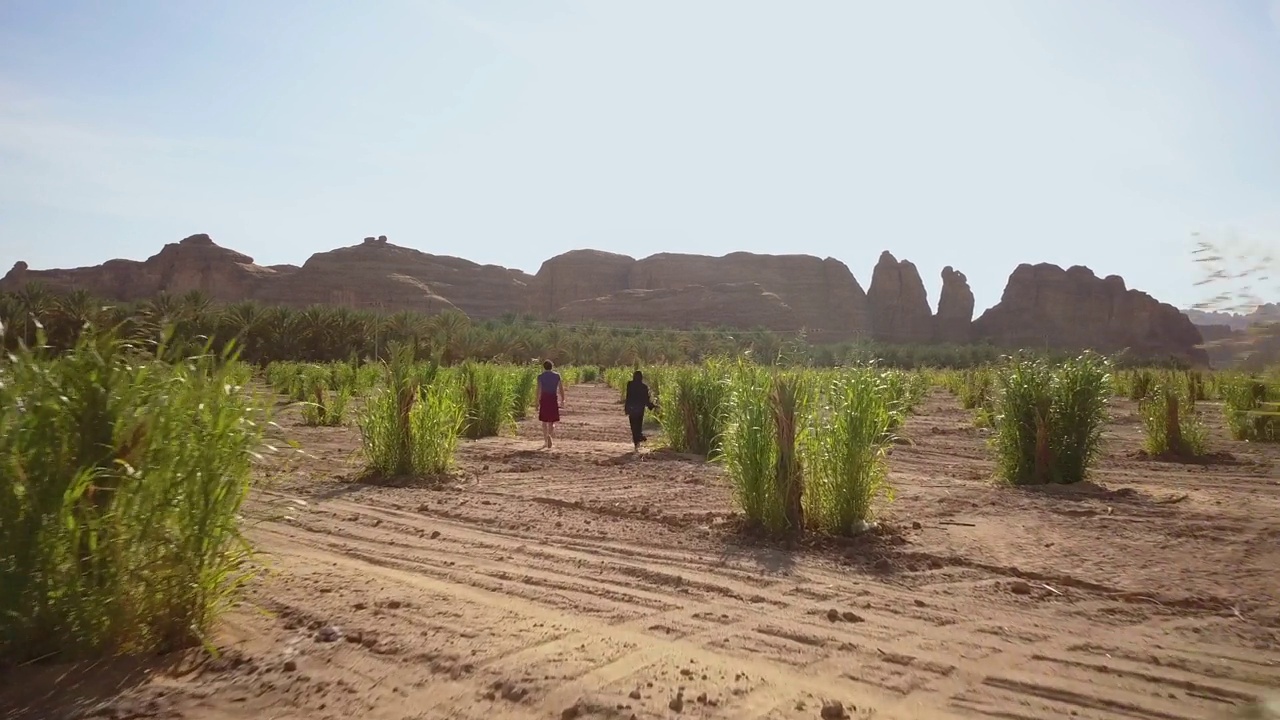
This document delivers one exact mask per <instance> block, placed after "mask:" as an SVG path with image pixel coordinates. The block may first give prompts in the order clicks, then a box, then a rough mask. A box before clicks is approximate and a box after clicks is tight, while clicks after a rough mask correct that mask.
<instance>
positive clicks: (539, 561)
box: [0, 385, 1280, 720]
mask: <svg viewBox="0 0 1280 720" xmlns="http://www.w3.org/2000/svg"><path fill="white" fill-rule="evenodd" d="M1205 410H1206V411H1207V412H1208V413H1209V416H1210V418H1211V420H1212V422H1213V424H1214V426H1215V429H1214V438H1213V446H1214V449H1215V450H1218V451H1225V452H1227V453H1229V454H1230V456H1224V457H1219V458H1217V459H1216V460H1215V462H1214V463H1212V464H1201V465H1185V464H1176V463H1168V462H1159V461H1154V460H1147V459H1144V458H1142V457H1141V456H1139V455H1138V454H1137V453H1136V452H1135V451H1136V449H1137V448H1138V447H1139V446H1140V443H1141V432H1140V428H1139V426H1138V424H1137V419H1136V417H1135V416H1134V407H1133V406H1132V404H1130V403H1127V402H1117V404H1116V407H1115V411H1114V413H1113V414H1114V420H1113V423H1112V424H1111V426H1110V427H1109V428H1108V432H1107V436H1106V437H1107V454H1106V457H1105V458H1104V459H1103V460H1102V461H1101V463H1100V465H1099V468H1098V470H1097V472H1096V473H1095V476H1094V479H1093V481H1092V482H1090V483H1087V484H1085V485H1084V486H1083V487H1073V488H1059V489H1056V490H1043V489H1042V490H1014V489H1001V488H996V487H994V486H993V485H992V484H991V483H990V482H989V480H988V478H989V476H990V474H991V471H992V465H991V461H990V455H989V452H988V451H987V449H986V447H985V444H984V443H985V441H986V440H985V436H984V435H983V433H981V432H980V431H978V430H976V429H974V428H973V427H972V424H971V422H970V419H969V414H968V413H967V412H965V411H963V410H961V409H960V408H959V407H958V404H957V402H956V401H955V400H954V399H953V398H951V397H950V396H949V395H946V394H945V393H942V392H941V391H938V392H935V393H934V394H932V395H931V396H930V397H929V398H928V400H927V402H926V403H925V405H924V407H922V409H921V411H920V414H919V415H918V416H916V417H913V418H911V420H910V422H909V423H908V425H907V427H906V435H907V436H908V437H909V438H910V439H911V440H912V442H913V443H914V444H913V445H900V446H897V447H895V448H894V451H893V454H892V456H891V461H890V462H891V469H892V470H891V479H892V482H893V484H894V486H895V488H896V492H897V497H896V500H895V501H894V502H893V504H892V505H891V506H889V507H888V509H886V510H885V511H884V512H883V514H882V523H881V526H880V528H879V530H878V531H877V532H876V533H874V534H872V535H869V536H865V537H863V538H861V539H859V540H858V541H856V542H852V541H851V542H848V543H844V544H841V543H834V542H832V543H821V544H811V545H806V546H804V547H797V548H790V549H787V548H781V547H777V546H770V545H767V544H765V543H759V542H753V541H750V540H747V539H744V538H743V537H742V536H741V534H740V533H738V532H737V531H736V530H735V528H736V527H737V524H736V518H735V516H734V514H733V512H732V503H731V497H730V489H729V487H728V484H727V482H726V480H725V479H724V478H723V477H722V475H721V472H720V470H719V469H718V468H716V467H715V466H712V465H708V464H706V463H703V462H701V461H699V460H697V459H696V458H690V457H683V456H680V455H676V454H674V453H670V452H664V451H661V450H655V451H648V452H645V453H644V454H642V455H640V456H636V455H634V454H632V452H631V447H630V443H629V438H628V435H627V429H626V422H625V418H624V417H623V416H622V414H621V411H620V409H619V407H618V405H617V394H616V393H615V392H613V391H612V390H610V389H608V388H606V387H602V386H591V385H584V386H578V387H574V388H572V389H571V390H570V392H569V404H568V407H567V408H566V411H565V414H564V422H563V423H562V425H561V427H560V444H559V445H557V447H555V448H554V449H552V450H551V451H544V450H541V449H540V447H539V446H540V438H539V435H538V434H539V430H538V428H537V426H536V423H525V424H522V425H521V426H520V428H519V431H518V437H503V438H493V439H488V440H483V441H479V442H468V443H465V444H464V446H463V447H462V449H461V450H460V457H459V473H458V477H457V480H456V482H454V483H451V484H449V485H448V486H447V487H443V488H438V489H425V488H379V487H368V486H363V485H359V484H355V483H352V482H351V479H352V478H354V477H356V475H357V474H358V473H359V469H360V459H359V454H358V446H359V435H358V431H357V430H356V429H354V428H338V429H316V428H306V427H302V426H301V425H299V424H298V422H297V418H296V416H293V415H291V414H288V413H286V414H285V415H284V416H283V419H282V420H281V424H282V426H283V428H284V432H285V433H286V435H287V436H288V437H290V438H292V439H294V440H296V441H297V443H298V444H299V447H300V448H301V450H302V451H303V452H304V453H305V454H297V453H295V454H293V455H292V456H291V457H290V459H288V460H287V461H283V462H277V463H276V464H275V466H274V467H273V469H272V472H271V473H270V477H268V478H267V480H268V483H267V485H266V487H265V488H264V489H263V490H261V491H259V492H257V493H256V495H255V497H254V498H253V500H252V502H251V503H250V506H249V507H248V508H247V510H246V518H247V521H248V522H249V523H250V525H251V530H250V536H251V538H252V539H253V541H254V542H255V543H256V544H257V545H258V547H259V548H260V549H261V550H262V551H263V552H264V556H263V559H262V560H263V566H264V574H263V575H262V576H261V577H259V578H258V579H257V580H255V581H254V582H253V583H252V585H251V586H250V587H249V588H248V590H247V594H246V596H245V600H244V602H243V603H241V604H240V605H239V606H238V607H237V608H236V609H235V610H234V611H232V612H231V613H230V614H229V615H228V616H227V618H226V620H225V622H224V627H223V630H222V631H221V634H220V636H219V638H218V642H219V646H220V648H221V650H222V654H221V656H220V657H219V659H217V660H214V661H205V662H197V661H196V660H194V659H193V658H192V656H188V657H186V658H184V659H183V660H182V661H181V662H178V661H173V660H170V661H167V664H148V665H143V664H140V663H134V664H123V663H119V662H113V663H106V664H99V665H96V666H92V667H84V668H66V667H59V668H24V669H22V670H21V671H19V672H17V673H13V674H12V675H11V677H10V678H9V679H8V680H5V681H2V686H0V717H24V718H25V717H31V718H36V717H49V718H55V717H104V718H117V719H121V718H153V717H155V718H165V717H183V718H210V719H218V720H222V719H230V718H261V719H263V720H270V719H271V718H299V719H300V718H315V719H325V718H335V719H337V718H342V719H344V720H346V719H350V718H386V719H388V720H393V719H394V720H400V719H406V720H407V719H410V718H477V719H478V718H499V717H500V718H620V719H623V720H625V719H626V718H670V717H676V716H679V717H697V718H770V719H773V718H779V719H780V718H819V717H827V718H833V717H857V718H865V717H875V718H955V717H993V718H1026V719H1028V720H1032V719H1034V720H1039V719H1041V718H1057V717H1074V718H1144V719H1145V718H1150V719H1157V718H1159V719H1176V718H1209V717H1224V716H1227V715H1229V714H1230V713H1231V712H1232V711H1233V710H1234V709H1235V707H1236V706H1238V705H1242V704H1245V703H1247V702H1249V701H1251V700H1252V699H1253V698H1255V697H1256V696H1257V695H1258V694H1259V693H1262V692H1264V691H1267V690H1268V689H1270V688H1280V643H1278V641H1280V543H1278V542H1277V541H1278V540H1280V470H1278V469H1277V468H1278V467H1280V466H1278V465H1276V463H1275V461H1276V460H1280V451H1278V450H1280V449H1277V448H1265V447H1261V448H1260V447H1251V446H1249V445H1246V444H1243V443H1236V442H1232V441H1230V440H1229V439H1227V438H1226V436H1225V434H1223V432H1222V430H1221V427H1220V425H1221V422H1220V419H1219V415H1220V413H1219V410H1218V409H1217V408H1216V407H1212V406H1206V407H1205ZM653 434H656V433H653ZM831 701H838V702H839V703H841V708H840V709H839V710H837V709H836V708H835V707H834V705H832V704H831ZM824 705H825V706H826V709H825V710H824ZM841 713H843V714H841Z"/></svg>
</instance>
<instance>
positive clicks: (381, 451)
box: [360, 346, 466, 477]
mask: <svg viewBox="0 0 1280 720" xmlns="http://www.w3.org/2000/svg"><path fill="white" fill-rule="evenodd" d="M436 370H437V366H436V365H435V364H434V363H431V364H428V365H426V366H425V368H424V367H419V366H417V365H416V364H415V362H414V358H413V349H412V348H411V347H408V346H403V347H399V348H395V349H393V352H392V356H391V360H390V362H389V363H388V364H387V373H386V374H387V385H386V386H385V387H384V388H383V389H382V390H380V391H378V392H376V393H375V394H374V395H373V396H372V397H370V398H369V401H368V403H367V404H366V406H365V411H364V413H363V414H362V416H361V419H360V434H361V438H362V440H363V447H364V454H365V458H366V459H367V461H368V463H369V469H370V470H372V471H373V473H374V476H375V477H395V476H405V475H427V476H430V475H440V474H443V473H446V472H448V471H449V470H450V469H451V468H452V467H453V458H454V453H455V451H456V450H457V447H458V437H459V435H460V434H461V432H462V427H463V423H464V422H465V420H466V415H465V409H464V407H463V404H462V402H461V399H460V398H459V397H458V390H457V388H456V387H455V386H454V385H453V384H452V383H450V382H448V381H447V380H446V379H444V378H443V377H441V376H440V375H439V374H438V373H437V371H436ZM424 376H425V377H426V378H427V382H425V383H424V381H423V380H424Z"/></svg>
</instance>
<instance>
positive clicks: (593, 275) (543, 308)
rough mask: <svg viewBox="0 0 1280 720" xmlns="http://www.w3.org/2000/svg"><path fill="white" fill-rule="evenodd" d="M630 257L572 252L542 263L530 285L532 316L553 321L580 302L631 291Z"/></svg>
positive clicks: (633, 259) (580, 251)
mask: <svg viewBox="0 0 1280 720" xmlns="http://www.w3.org/2000/svg"><path fill="white" fill-rule="evenodd" d="M635 264H636V260H635V258H633V257H630V256H628V255H618V254H617V253H610V252H601V251H600V250H572V251H570V252H567V253H564V254H563V255H557V256H555V257H553V258H551V259H550V260H547V261H546V262H544V263H542V267H541V268H539V269H538V274H537V275H534V276H533V280H532V281H530V282H529V312H531V313H533V314H534V315H537V316H539V317H551V316H553V315H555V314H556V311H557V310H559V309H560V308H562V307H564V306H565V305H568V304H569V303H572V302H574V301H576V300H592V299H594V298H602V297H605V296H608V295H613V294H614V293H617V292H621V291H623V290H628V289H630V287H631V285H630V274H631V266H632V265H635Z"/></svg>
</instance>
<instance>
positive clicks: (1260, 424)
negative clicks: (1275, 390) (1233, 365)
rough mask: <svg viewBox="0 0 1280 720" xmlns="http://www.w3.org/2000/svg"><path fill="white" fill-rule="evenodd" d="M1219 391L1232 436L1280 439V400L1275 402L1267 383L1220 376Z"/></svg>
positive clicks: (1249, 438) (1239, 376) (1246, 378)
mask: <svg viewBox="0 0 1280 720" xmlns="http://www.w3.org/2000/svg"><path fill="white" fill-rule="evenodd" d="M1218 392H1219V394H1220V395H1221V396H1222V411H1223V414H1224V415H1225V416H1226V420H1227V429H1228V430H1230V432H1231V437H1232V438H1234V439H1236V440H1249V441H1254V442H1280V403H1277V402H1274V401H1273V399H1272V397H1271V389H1270V388H1269V387H1268V385H1267V383H1266V382H1264V381H1262V380H1259V379H1255V378H1251V377H1248V376H1245V375H1230V376H1226V377H1222V378H1220V379H1219V381H1218Z"/></svg>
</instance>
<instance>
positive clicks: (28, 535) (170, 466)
mask: <svg viewBox="0 0 1280 720" xmlns="http://www.w3.org/2000/svg"><path fill="white" fill-rule="evenodd" d="M160 350H161V353H160V354H163V353H164V352H166V350H165V349H164V348H161V349H160ZM13 352H14V355H13V356H12V357H11V358H10V360H9V362H7V363H6V364H4V365H3V367H2V369H0V463H2V464H3V472H2V474H0V478H2V480H0V618H3V622H0V663H3V662H14V661H16V662H21V661H24V660H27V659H31V658H49V657H59V658H63V659H71V658H77V657H87V656H97V655H105V654H113V653H144V652H163V651H167V650H172V649H175V648H179V647H184V646H187V645H189V644H191V643H193V642H199V641H207V636H208V632H209V630H210V627H211V625H212V623H213V621H214V619H215V618H216V617H217V614H218V612H219V611H220V610H221V609H223V608H224V607H225V603H226V601H227V600H228V599H229V598H230V596H231V594H232V592H233V591H234V590H235V589H236V588H237V586H238V584H239V583H240V582H241V581H242V580H243V579H244V576H245V573H246V572H247V568H246V565H245V561H246V560H247V559H248V557H249V553H250V550H249V547H248V545H247V544H246V542H245V540H244V539H243V537H242V536H241V535H240V531H239V529H238V526H237V516H238V514H239V511H240V506H241V503H242V501H243V500H244V498H245V496H246V493H247V492H248V490H249V485H250V480H249V472H250V464H251V458H252V457H253V453H254V451H255V450H256V449H257V448H258V447H259V442H260V438H261V429H262V425H261V423H262V422H263V421H264V420H265V418H266V415H265V408H263V407H259V406H256V405H255V402H254V400H253V397H252V395H251V394H249V393H247V392H244V391H243V388H241V387H240V386H239V385H238V383H237V382H236V380H237V378H238V377H239V376H242V373H241V372H240V371H239V370H238V367H239V366H238V365H237V364H236V363H235V362H234V361H233V360H232V359H231V358H230V357H227V356H225V355H224V356H215V355H211V354H207V353H206V354H199V355H193V356H191V357H187V358H186V359H184V360H182V361H181V362H177V363H174V364H161V363H157V362H155V361H154V360H153V359H151V358H154V357H155V356H156V354H154V353H151V352H141V351H140V349H139V348H137V347H131V346H130V345H128V344H126V343H124V342H122V341H121V340H120V339H119V338H117V337H115V336H113V335H112V334H110V333H101V332H98V331H95V330H92V329H90V330H88V331H86V332H82V333H80V334H79V335H78V336H77V338H76V340H75V344H74V345H73V346H72V347H71V349H70V350H69V351H67V352H65V353H64V354H62V355H60V356H54V355H50V354H44V353H38V352H34V351H30V350H27V349H25V348H24V347H23V346H22V345H21V344H19V345H18V346H17V347H16V348H15V349H14V350H13Z"/></svg>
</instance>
